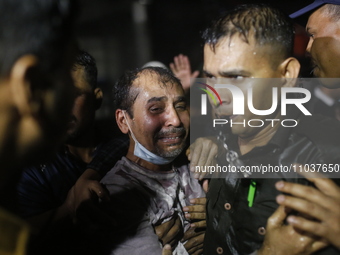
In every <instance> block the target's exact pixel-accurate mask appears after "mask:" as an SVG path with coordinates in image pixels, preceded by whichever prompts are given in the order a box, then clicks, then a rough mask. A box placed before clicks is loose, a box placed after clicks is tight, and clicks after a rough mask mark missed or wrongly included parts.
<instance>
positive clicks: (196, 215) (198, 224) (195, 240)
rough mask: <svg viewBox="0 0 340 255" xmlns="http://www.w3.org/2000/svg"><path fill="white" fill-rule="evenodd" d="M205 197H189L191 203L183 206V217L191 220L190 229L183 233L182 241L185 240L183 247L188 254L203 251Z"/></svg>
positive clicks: (205, 224) (195, 254)
mask: <svg viewBox="0 0 340 255" xmlns="http://www.w3.org/2000/svg"><path fill="white" fill-rule="evenodd" d="M206 202H207V200H206V198H205V197H202V198H195V199H191V200H190V203H191V204H192V205H190V206H186V207H184V208H183V211H184V212H187V213H186V214H185V217H186V218H187V219H188V220H191V221H193V223H192V224H191V226H190V229H189V230H188V231H186V232H185V233H184V237H183V239H182V242H186V243H185V245H184V247H185V248H186V250H187V251H188V253H189V254H194V255H197V254H202V253H203V241H204V235H205V228H206V226H207V223H206Z"/></svg>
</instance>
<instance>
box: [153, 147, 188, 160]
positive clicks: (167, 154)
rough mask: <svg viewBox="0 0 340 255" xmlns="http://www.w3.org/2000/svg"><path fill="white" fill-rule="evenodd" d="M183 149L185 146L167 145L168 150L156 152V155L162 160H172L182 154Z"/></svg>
mask: <svg viewBox="0 0 340 255" xmlns="http://www.w3.org/2000/svg"><path fill="white" fill-rule="evenodd" d="M184 148H185V144H182V143H181V144H180V145H179V144H174V145H169V146H168V148H165V149H162V150H160V149H159V150H158V152H157V154H158V155H159V156H161V157H163V158H173V157H177V156H178V155H179V154H181V153H182V151H183V150H184Z"/></svg>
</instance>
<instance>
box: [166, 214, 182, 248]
mask: <svg viewBox="0 0 340 255" xmlns="http://www.w3.org/2000/svg"><path fill="white" fill-rule="evenodd" d="M182 233H183V227H182V223H181V220H180V218H179V217H176V220H175V222H174V224H173V225H172V226H171V228H170V229H169V231H168V232H167V233H166V235H165V236H164V237H163V238H162V241H163V243H170V244H171V245H174V244H175V243H177V241H179V240H180V239H181V238H182Z"/></svg>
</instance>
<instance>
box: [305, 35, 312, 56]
mask: <svg viewBox="0 0 340 255" xmlns="http://www.w3.org/2000/svg"><path fill="white" fill-rule="evenodd" d="M312 44H313V38H309V41H308V44H307V47H306V52H308V53H310V50H311V48H312Z"/></svg>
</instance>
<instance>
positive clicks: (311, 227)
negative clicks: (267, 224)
mask: <svg viewBox="0 0 340 255" xmlns="http://www.w3.org/2000/svg"><path fill="white" fill-rule="evenodd" d="M287 222H288V223H289V224H290V225H292V226H293V227H295V228H297V229H299V230H301V231H305V232H309V233H313V234H314V235H316V236H324V235H325V229H324V226H322V224H320V222H316V221H313V220H307V219H305V218H303V217H299V216H295V215H290V216H289V217H288V218H287ZM326 231H327V230H326Z"/></svg>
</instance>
